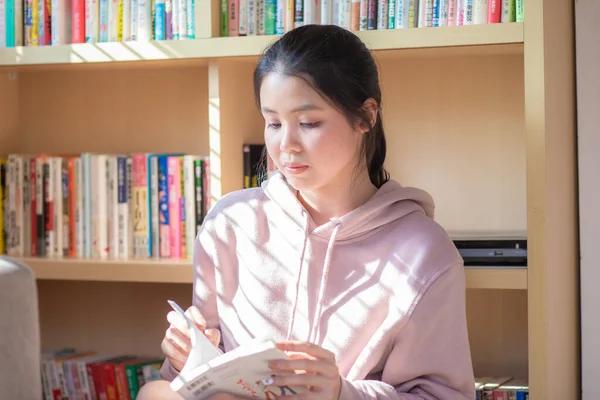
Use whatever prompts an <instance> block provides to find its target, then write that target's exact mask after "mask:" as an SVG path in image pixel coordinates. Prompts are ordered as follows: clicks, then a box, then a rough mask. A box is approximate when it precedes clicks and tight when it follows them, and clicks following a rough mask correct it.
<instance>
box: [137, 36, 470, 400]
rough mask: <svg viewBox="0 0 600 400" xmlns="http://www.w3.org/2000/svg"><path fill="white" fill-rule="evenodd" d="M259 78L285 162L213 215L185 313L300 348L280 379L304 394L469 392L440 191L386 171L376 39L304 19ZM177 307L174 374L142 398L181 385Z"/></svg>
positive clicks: (271, 145)
mask: <svg viewBox="0 0 600 400" xmlns="http://www.w3.org/2000/svg"><path fill="white" fill-rule="evenodd" d="M254 87H255V94H256V97H257V103H258V106H259V108H260V111H261V112H262V115H263V117H264V120H265V131H264V138H265V143H266V148H267V151H268V154H269V156H270V157H271V158H272V159H273V161H274V163H275V165H276V166H277V169H278V173H276V174H274V175H273V176H271V177H270V178H269V179H268V180H267V181H265V182H264V183H263V184H262V186H261V187H260V188H253V189H246V190H242V191H237V192H234V193H230V194H228V195H226V196H224V197H223V198H222V199H221V200H220V201H219V202H218V203H217V204H216V205H215V206H214V208H213V210H212V211H211V212H210V213H209V215H208V216H207V218H206V220H205V222H204V225H203V226H202V230H201V232H200V233H199V236H198V238H197V241H196V246H195V256H194V266H195V277H194V293H193V306H192V307H191V308H190V309H189V310H188V313H189V315H191V316H192V317H193V318H194V319H195V321H196V322H197V323H198V325H199V326H200V327H201V329H205V328H206V329H207V330H206V334H207V336H208V337H209V338H210V339H211V340H213V342H214V343H215V344H217V343H221V345H222V347H223V349H224V350H225V351H228V350H230V349H233V348H235V347H237V346H238V345H241V344H244V343H245V342H247V341H249V340H250V339H252V338H254V337H257V336H263V335H268V336H270V337H271V338H274V339H275V340H277V341H279V343H280V347H281V348H282V349H284V350H285V351H289V352H291V353H290V354H294V357H293V358H294V359H293V360H291V361H281V362H279V363H278V364H276V365H275V364H273V365H272V366H271V367H272V370H273V373H274V374H275V375H276V377H275V379H274V381H273V383H272V384H274V385H282V386H283V385H301V386H306V387H309V388H310V392H309V396H306V395H303V397H302V398H303V399H324V400H325V399H326V400H337V399H341V400H346V399H404V400H409V399H411V400H412V399H439V400H458V399H461V400H473V399H474V398H475V391H474V377H473V370H472V365H471V358H470V350H469V341H468V336H467V323H466V315H465V291H466V288H465V275H464V269H463V264H462V259H461V257H460V255H459V253H458V252H457V250H456V248H455V247H454V245H453V242H452V240H451V239H450V238H449V237H448V235H447V234H446V232H445V231H444V230H443V229H442V228H441V227H440V226H439V225H438V224H437V223H436V222H434V220H433V211H434V204H433V201H432V199H431V197H430V196H429V195H428V194H427V193H425V192H424V191H422V190H419V189H416V188H408V187H403V186H401V185H400V184H399V183H398V182H396V181H394V180H391V179H390V178H389V176H388V174H387V172H386V171H385V169H384V159H385V156H386V142H385V137H384V131H383V121H382V114H381V90H380V88H379V78H378V71H377V66H376V64H375V62H374V60H373V58H372V56H371V54H370V52H369V50H368V49H367V48H366V47H365V45H364V44H363V43H362V42H361V41H360V40H359V38H358V37H357V36H356V35H354V34H353V33H352V32H349V31H348V30H346V29H342V28H339V27H336V26H320V25H308V26H303V27H299V28H296V29H294V30H292V31H290V32H289V33H286V34H285V35H284V36H283V37H282V38H281V39H280V40H279V41H277V42H276V43H275V44H273V45H272V46H271V47H270V48H269V49H268V51H267V52H266V54H265V55H264V57H263V58H262V59H261V61H260V62H259V64H258V66H257V68H256V70H255V74H254ZM395 134H400V132H395ZM167 318H168V320H169V322H170V323H171V326H170V327H169V329H168V331H167V332H166V335H165V339H164V341H163V343H162V349H163V351H164V353H165V354H166V360H165V364H164V366H163V369H162V376H163V378H164V379H165V381H164V382H154V383H150V384H147V385H146V386H145V387H144V388H143V390H142V394H141V395H140V397H141V398H167V397H169V396H171V397H172V398H177V395H174V394H173V393H172V392H170V390H169V388H168V381H169V380H172V379H173V378H174V377H175V376H176V374H177V371H178V370H180V369H181V367H182V366H183V365H184V363H185V361H186V359H187V354H188V351H189V337H188V336H187V333H186V329H185V325H184V324H182V321H181V320H180V319H178V318H177V317H176V314H175V313H170V314H169V315H168V317H167ZM293 370H302V371H305V373H302V374H296V375H291V374H286V373H285V372H287V371H293ZM265 378H267V377H265ZM216 397H218V396H216ZM216 397H215V398H216ZM222 397H224V398H228V397H227V395H222Z"/></svg>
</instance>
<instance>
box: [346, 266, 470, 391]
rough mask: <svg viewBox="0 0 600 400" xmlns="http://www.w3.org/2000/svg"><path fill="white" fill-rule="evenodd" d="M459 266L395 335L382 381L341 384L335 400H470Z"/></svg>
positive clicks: (437, 282) (436, 283)
mask: <svg viewBox="0 0 600 400" xmlns="http://www.w3.org/2000/svg"><path fill="white" fill-rule="evenodd" d="M465 303H466V284H465V272H464V268H463V265H462V262H459V263H456V264H454V265H452V266H451V267H450V268H448V269H447V270H446V271H445V272H443V273H442V274H440V275H439V276H438V278H437V279H436V280H435V281H434V282H433V283H432V284H431V285H430V287H429V288H428V289H427V290H426V292H425V293H424V294H423V296H422V297H421V300H420V301H419V303H418V304H417V305H416V308H415V309H414V312H413V313H412V315H411V316H410V318H409V320H408V321H407V323H406V325H405V326H404V327H403V328H402V329H401V330H400V331H399V332H398V335H397V336H396V338H395V341H394V347H393V349H392V350H391V352H390V354H389V357H388V359H387V361H386V362H385V364H384V368H383V371H382V374H381V380H380V381H375V380H356V381H350V380H347V379H342V388H341V391H340V397H339V400H354V399H363V400H375V399H380V400H383V399H386V400H390V399H397V400H417V399H420V400H423V399H426V400H473V399H474V398H475V385H474V376H473V367H472V363H471V353H470V347H469V340H468V334H467V321H466V313H465V306H466V304H465Z"/></svg>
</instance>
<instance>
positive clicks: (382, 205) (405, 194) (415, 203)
mask: <svg viewBox="0 0 600 400" xmlns="http://www.w3.org/2000/svg"><path fill="white" fill-rule="evenodd" d="M262 189H263V191H264V193H265V194H266V196H267V197H268V198H269V199H270V200H272V201H274V202H275V203H277V204H278V205H279V207H281V208H282V210H283V211H285V214H287V215H288V216H289V217H290V218H292V219H293V220H294V221H296V222H297V223H298V225H300V226H302V227H303V228H305V229H306V230H307V233H308V234H309V235H311V236H313V237H314V238H317V239H320V240H324V241H329V240H330V239H331V235H332V233H333V231H334V230H335V229H336V227H337V232H336V241H337V242H338V243H342V242H345V241H352V240H354V239H357V238H360V237H361V236H364V235H367V234H369V233H371V232H373V231H374V230H378V229H380V228H382V227H384V226H386V225H387V224H389V223H391V222H394V221H396V220H398V219H400V218H402V217H404V216H406V215H408V214H411V213H414V212H420V213H423V214H425V215H427V216H428V217H430V218H432V219H433V217H434V210H435V206H434V202H433V199H432V197H431V196H430V195H429V194H428V193H427V192H425V191H423V190H421V189H417V188H413V187H404V186H402V185H400V184H399V183H398V182H397V181H395V180H389V181H387V182H386V183H385V184H384V185H383V186H381V187H380V188H379V189H378V190H377V192H376V193H375V194H374V195H373V196H372V197H371V198H370V199H369V200H368V201H367V202H366V203H365V204H363V205H362V206H360V207H358V208H356V209H355V210H353V211H351V212H349V213H347V214H345V215H343V216H342V217H339V218H335V219H333V220H331V221H329V222H327V223H325V224H323V225H321V226H318V227H317V226H316V224H315V223H314V222H313V220H312V218H310V215H308V212H307V211H306V209H305V208H304V207H303V206H302V204H301V203H300V201H299V200H298V198H297V191H296V190H295V189H294V188H292V187H291V186H290V185H289V184H288V182H287V180H286V179H285V177H284V176H283V174H281V173H280V172H276V173H274V174H273V175H272V176H271V177H270V178H269V179H268V180H266V181H264V182H263V183H262Z"/></svg>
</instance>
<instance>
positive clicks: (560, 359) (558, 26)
mask: <svg viewBox="0 0 600 400" xmlns="http://www.w3.org/2000/svg"><path fill="white" fill-rule="evenodd" d="M525 16H526V17H525V18H526V19H527V23H526V24H525V37H526V38H527V42H526V43H525V55H524V60H525V82H526V84H525V115H526V127H527V135H526V136H527V210H528V213H527V227H528V235H529V243H528V253H529V279H528V282H529V290H528V294H529V298H528V305H529V315H531V318H530V319H529V343H530V344H531V345H530V347H529V360H530V365H529V368H530V374H529V376H530V387H531V393H532V398H533V399H544V400H554V399H557V400H558V399H561V400H562V399H569V398H577V396H579V394H580V387H581V383H580V375H581V374H580V367H581V364H580V336H579V335H580V330H579V323H580V322H579V306H578V303H579V249H578V240H577V237H578V233H577V216H578V214H577V189H576V187H577V175H576V148H575V143H576V130H575V116H574V115H575V100H574V94H575V93H574V79H575V77H574V71H573V69H574V62H573V57H574V48H573V46H574V39H573V30H574V27H573V1H572V0H570V1H554V2H549V1H544V0H529V1H526V2H525Z"/></svg>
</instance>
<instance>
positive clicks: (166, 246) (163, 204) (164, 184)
mask: <svg viewBox="0 0 600 400" xmlns="http://www.w3.org/2000/svg"><path fill="white" fill-rule="evenodd" d="M158 193H159V194H158V202H159V232H160V240H159V246H160V252H159V256H160V257H162V258H168V257H170V256H171V224H170V220H169V206H170V202H169V166H168V162H167V156H160V157H159V158H158Z"/></svg>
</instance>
